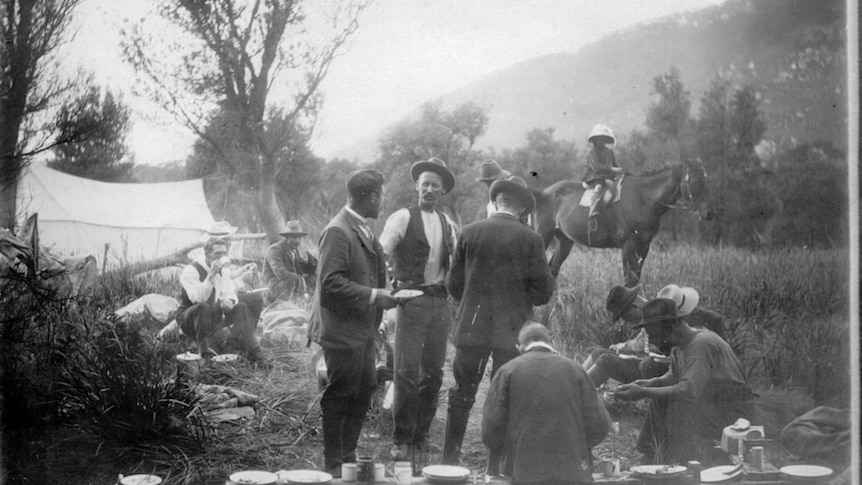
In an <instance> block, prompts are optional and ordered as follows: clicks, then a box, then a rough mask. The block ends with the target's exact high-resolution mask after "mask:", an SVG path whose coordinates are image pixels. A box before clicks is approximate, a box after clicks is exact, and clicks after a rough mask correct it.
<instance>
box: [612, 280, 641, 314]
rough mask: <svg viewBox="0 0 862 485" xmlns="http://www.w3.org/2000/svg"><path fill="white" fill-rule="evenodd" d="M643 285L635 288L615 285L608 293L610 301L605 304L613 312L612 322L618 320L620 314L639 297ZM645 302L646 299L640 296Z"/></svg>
mask: <svg viewBox="0 0 862 485" xmlns="http://www.w3.org/2000/svg"><path fill="white" fill-rule="evenodd" d="M641 288H642V286H641V285H637V286H635V287H634V288H626V287H625V286H620V285H617V286H614V287H613V288H611V291H610V293H608V301H607V303H606V304H605V309H606V310H607V311H609V312H611V322H616V321H617V319H618V318H620V315H622V314H623V313H625V311H626V309H627V308H628V307H629V306H630V305H631V304H632V302H634V301H635V299H636V298H638V295H639V294H640V292H641ZM640 300H641V301H642V302H643V303H646V300H644V299H643V298H640Z"/></svg>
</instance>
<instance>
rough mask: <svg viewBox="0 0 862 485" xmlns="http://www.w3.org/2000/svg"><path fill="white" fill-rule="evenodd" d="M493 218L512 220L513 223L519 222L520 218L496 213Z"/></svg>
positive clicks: (509, 214)
mask: <svg viewBox="0 0 862 485" xmlns="http://www.w3.org/2000/svg"><path fill="white" fill-rule="evenodd" d="M491 217H496V218H502V219H511V220H513V221H517V220H518V218H517V217H515V215H514V214H511V213H509V212H495V213H493V214H491Z"/></svg>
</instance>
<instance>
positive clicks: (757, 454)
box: [751, 446, 764, 472]
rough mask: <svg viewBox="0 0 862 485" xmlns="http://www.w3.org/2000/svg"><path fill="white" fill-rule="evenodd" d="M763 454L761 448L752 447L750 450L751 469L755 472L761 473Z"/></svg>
mask: <svg viewBox="0 0 862 485" xmlns="http://www.w3.org/2000/svg"><path fill="white" fill-rule="evenodd" d="M763 461H764V452H763V447H762V446H754V447H752V448H751V467H752V468H754V469H755V470H757V471H759V472H762V471H763Z"/></svg>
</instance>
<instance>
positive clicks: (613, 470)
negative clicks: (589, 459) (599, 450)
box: [602, 458, 620, 477]
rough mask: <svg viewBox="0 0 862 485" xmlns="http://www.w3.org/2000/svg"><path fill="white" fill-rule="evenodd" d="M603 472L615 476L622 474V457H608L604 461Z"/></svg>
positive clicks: (608, 475)
mask: <svg viewBox="0 0 862 485" xmlns="http://www.w3.org/2000/svg"><path fill="white" fill-rule="evenodd" d="M602 474H603V475H604V476H606V477H615V476H617V475H619V474H620V459H619V458H607V459H605V460H604V461H602Z"/></svg>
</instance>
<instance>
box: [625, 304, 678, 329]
mask: <svg viewBox="0 0 862 485" xmlns="http://www.w3.org/2000/svg"><path fill="white" fill-rule="evenodd" d="M641 313H642V314H643V318H642V319H641V321H640V323H638V324H637V325H632V328H641V327H646V326H647V325H649V324H651V323H664V324H667V323H673V322H675V321H676V319H677V314H676V303H675V302H674V301H673V300H670V299H668V298H653V299H652V300H650V301H648V302H647V304H646V305H644V307H643V309H642V310H641Z"/></svg>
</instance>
